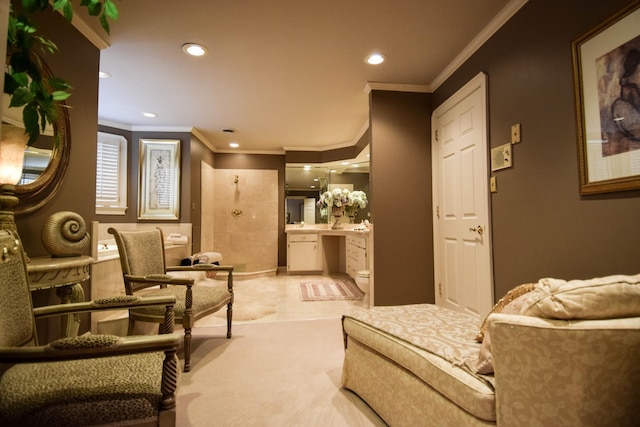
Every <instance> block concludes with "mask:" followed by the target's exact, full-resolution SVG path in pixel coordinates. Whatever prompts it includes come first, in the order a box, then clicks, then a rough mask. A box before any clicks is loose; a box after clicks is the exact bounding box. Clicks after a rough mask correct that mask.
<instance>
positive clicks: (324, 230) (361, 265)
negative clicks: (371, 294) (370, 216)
mask: <svg viewBox="0 0 640 427" xmlns="http://www.w3.org/2000/svg"><path fill="white" fill-rule="evenodd" d="M356 227H357V225H356V224H352V225H351V228H349V225H345V228H344V229H338V230H333V229H331V228H330V226H329V225H324V224H318V225H305V226H303V227H299V226H290V227H289V226H288V227H287V228H285V233H286V234H287V271H289V272H294V273H297V272H300V273H307V272H308V273H312V272H316V273H319V274H335V273H346V274H348V275H349V276H351V277H352V278H353V279H355V278H356V275H357V272H358V271H362V270H368V269H369V268H370V266H371V262H370V258H371V244H372V242H371V231H370V230H368V229H361V228H356Z"/></svg>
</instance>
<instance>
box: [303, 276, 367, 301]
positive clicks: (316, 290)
mask: <svg viewBox="0 0 640 427" xmlns="http://www.w3.org/2000/svg"><path fill="white" fill-rule="evenodd" d="M363 296H364V293H363V292H362V291H361V290H360V288H358V286H357V285H356V284H355V282H353V281H351V280H348V279H345V280H342V279H334V280H312V281H302V282H300V299H301V300H302V301H336V300H361V299H362V297H363Z"/></svg>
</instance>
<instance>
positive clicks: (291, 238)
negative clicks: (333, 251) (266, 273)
mask: <svg viewBox="0 0 640 427" xmlns="http://www.w3.org/2000/svg"><path fill="white" fill-rule="evenodd" d="M319 244H320V242H319V241H318V233H300V234H298V233H292V234H288V235H287V270H288V271H319V270H322V263H321V258H320V248H319Z"/></svg>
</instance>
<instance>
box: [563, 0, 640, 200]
mask: <svg viewBox="0 0 640 427" xmlns="http://www.w3.org/2000/svg"><path fill="white" fill-rule="evenodd" d="M572 53H573V78H574V90H575V99H576V113H577V124H578V154H579V167H580V194H582V195H588V194H597V193H609V192H615V191H628V190H637V189H640V91H639V88H640V1H634V2H632V3H630V4H629V5H628V6H626V7H625V8H624V9H622V10H620V11H618V12H617V13H615V14H613V15H612V16H610V17H609V18H608V19H606V20H605V21H604V22H602V23H600V24H599V25H597V26H595V27H594V28H592V29H591V30H589V31H587V32H586V33H585V34H583V35H582V36H580V37H579V38H578V39H576V40H575V41H574V42H573V43H572Z"/></svg>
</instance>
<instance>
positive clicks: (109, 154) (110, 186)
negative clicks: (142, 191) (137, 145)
mask: <svg viewBox="0 0 640 427" xmlns="http://www.w3.org/2000/svg"><path fill="white" fill-rule="evenodd" d="M97 151H98V153H97V154H98V155H97V164H96V214H103V215H123V214H124V213H125V212H126V209H127V140H126V139H125V138H123V137H122V136H120V135H111V134H105V133H102V132H98V150H97Z"/></svg>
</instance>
